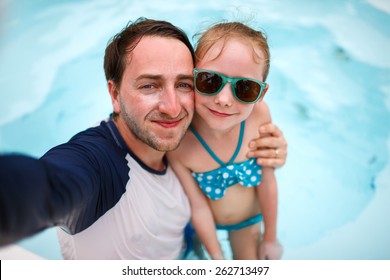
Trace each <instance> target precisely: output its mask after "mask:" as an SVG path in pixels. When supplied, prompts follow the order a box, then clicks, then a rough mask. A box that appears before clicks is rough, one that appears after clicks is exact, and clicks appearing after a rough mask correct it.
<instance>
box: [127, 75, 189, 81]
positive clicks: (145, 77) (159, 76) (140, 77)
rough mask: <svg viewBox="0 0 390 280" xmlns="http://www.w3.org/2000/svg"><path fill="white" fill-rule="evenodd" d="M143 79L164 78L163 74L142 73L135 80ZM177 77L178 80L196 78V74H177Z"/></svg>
mask: <svg viewBox="0 0 390 280" xmlns="http://www.w3.org/2000/svg"><path fill="white" fill-rule="evenodd" d="M142 79H151V80H161V79H163V75H153V74H142V75H139V76H138V77H137V78H136V79H135V80H136V81H139V80H142ZM177 79H178V80H192V79H194V76H193V75H185V74H180V75H178V76H177Z"/></svg>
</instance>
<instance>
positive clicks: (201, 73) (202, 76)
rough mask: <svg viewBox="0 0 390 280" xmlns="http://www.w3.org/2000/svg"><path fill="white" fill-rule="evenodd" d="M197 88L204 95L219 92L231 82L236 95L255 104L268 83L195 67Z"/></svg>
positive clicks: (248, 102) (242, 100)
mask: <svg viewBox="0 0 390 280" xmlns="http://www.w3.org/2000/svg"><path fill="white" fill-rule="evenodd" d="M194 83H195V89H196V90H197V91H198V92H199V93H200V94H203V95H206V96H212V95H216V94H218V93H219V92H220V91H221V90H222V89H223V88H224V86H225V85H226V83H230V85H231V87H232V92H233V95H234V97H235V98H236V99H237V100H238V101H240V102H242V103H245V104H253V103H256V102H257V101H258V100H261V99H263V97H264V90H265V88H266V86H267V84H266V83H264V82H261V81H258V80H255V79H251V78H234V77H229V76H226V75H223V74H221V73H218V72H215V71H210V70H205V69H198V68H194Z"/></svg>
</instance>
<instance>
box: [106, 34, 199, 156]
mask: <svg viewBox="0 0 390 280" xmlns="http://www.w3.org/2000/svg"><path fill="white" fill-rule="evenodd" d="M193 67H194V66H193V62H192V57H191V53H190V51H189V50H188V48H187V47H186V46H185V45H184V44H183V43H182V42H180V41H179V40H176V39H170V38H163V37H150V36H146V37H143V38H142V39H141V41H140V42H139V43H138V45H137V46H136V47H135V49H134V50H133V51H132V53H131V54H130V55H128V59H127V66H126V69H125V71H124V74H123V78H122V82H121V86H120V87H119V89H118V95H117V98H116V99H113V105H114V110H115V112H116V113H118V114H119V121H123V122H125V124H126V126H127V128H128V129H129V130H130V131H131V133H132V134H133V136H134V137H135V138H137V139H138V140H141V141H142V142H144V143H145V144H147V145H149V146H150V147H152V148H153V149H155V150H158V151H170V150H173V149H175V148H177V147H178V145H179V143H180V141H181V139H182V137H183V136H184V133H185V131H186V130H187V128H188V126H189V124H190V122H191V120H192V116H193V113H194V87H193V74H192V70H193Z"/></svg>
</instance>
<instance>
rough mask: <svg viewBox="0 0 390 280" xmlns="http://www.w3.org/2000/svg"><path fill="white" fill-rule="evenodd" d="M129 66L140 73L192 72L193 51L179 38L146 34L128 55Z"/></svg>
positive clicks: (186, 73)
mask: <svg viewBox="0 0 390 280" xmlns="http://www.w3.org/2000/svg"><path fill="white" fill-rule="evenodd" d="M127 67H128V68H129V69H132V70H135V71H136V72H138V73H140V74H141V73H149V74H152V75H153V74H155V75H158V74H161V73H164V72H167V73H171V74H173V73H178V74H185V75H188V74H191V73H192V69H193V67H194V65H193V61H192V56H191V52H190V50H189V49H188V47H187V46H186V45H185V44H184V43H183V42H181V41H180V40H178V39H174V38H166V37H159V36H144V37H143V38H142V39H141V40H140V41H139V42H138V44H137V46H136V47H135V48H134V50H133V51H132V52H131V53H130V54H129V55H128V59H127Z"/></svg>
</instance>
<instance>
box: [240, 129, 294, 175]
mask: <svg viewBox="0 0 390 280" xmlns="http://www.w3.org/2000/svg"><path fill="white" fill-rule="evenodd" d="M259 134H260V137H259V138H257V139H255V140H252V141H251V142H250V143H249V148H250V149H251V151H250V152H249V153H248V155H247V156H248V157H249V158H253V157H256V158H257V163H258V164H260V165H262V166H263V167H274V168H278V167H281V166H283V165H284V164H285V163H286V158H287V141H286V139H284V136H283V132H282V131H281V130H280V129H279V128H278V127H277V126H276V125H274V124H272V123H268V124H265V125H263V126H261V127H260V129H259Z"/></svg>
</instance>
